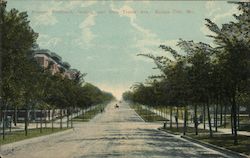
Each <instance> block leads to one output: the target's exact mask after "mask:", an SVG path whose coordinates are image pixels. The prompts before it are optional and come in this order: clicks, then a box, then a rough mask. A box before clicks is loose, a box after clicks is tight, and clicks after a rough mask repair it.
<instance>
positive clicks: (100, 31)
mask: <svg viewBox="0 0 250 158" xmlns="http://www.w3.org/2000/svg"><path fill="white" fill-rule="evenodd" d="M8 8H9V9H10V8H17V9H18V10H20V11H27V12H28V15H29V20H30V24H31V26H32V28H33V29H34V30H35V31H36V32H37V33H39V38H38V40H37V43H38V44H39V46H40V48H43V49H50V50H51V51H54V52H56V53H57V54H59V55H60V56H61V57H62V58H63V60H64V61H67V62H69V63H70V64H71V66H72V68H76V69H79V70H80V71H81V72H86V73H88V75H87V76H86V81H87V82H90V83H93V84H95V85H97V86H99V87H100V88H101V89H103V90H106V91H109V92H112V93H113V94H114V95H115V96H116V97H117V98H120V96H121V94H122V92H124V91H125V90H128V89H129V87H130V86H131V85H132V84H133V83H135V82H143V81H145V79H146V78H147V76H149V75H152V74H157V73H158V72H157V70H153V69H152V68H153V67H154V64H153V62H152V61H150V60H148V59H145V58H143V57H138V56H136V54H138V53H153V54H155V55H162V54H164V55H167V56H170V55H169V54H167V53H166V52H163V51H161V50H160V49H159V48H158V46H159V45H160V44H166V45H169V46H171V47H173V48H175V49H176V50H179V49H178V48H177V47H176V46H175V45H176V42H177V41H178V39H180V38H182V39H184V40H194V41H202V42H207V43H211V40H210V39H209V38H207V37H206V36H205V35H207V34H211V32H209V30H208V29H207V28H206V27H205V25H204V24H205V20H204V19H205V18H210V19H211V20H213V21H214V22H216V23H217V24H219V25H221V24H222V23H225V22H228V21H231V20H233V18H232V14H233V13H238V10H237V6H235V5H233V4H228V3H227V2H226V1H92V0H91V1H83V0H9V1H8ZM179 51H180V50H179Z"/></svg>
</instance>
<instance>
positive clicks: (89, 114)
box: [73, 105, 105, 122]
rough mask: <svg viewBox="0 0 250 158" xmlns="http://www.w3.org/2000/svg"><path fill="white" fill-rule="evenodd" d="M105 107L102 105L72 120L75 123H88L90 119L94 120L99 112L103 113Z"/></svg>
mask: <svg viewBox="0 0 250 158" xmlns="http://www.w3.org/2000/svg"><path fill="white" fill-rule="evenodd" d="M104 108H105V106H103V105H98V106H96V107H95V108H93V109H91V110H89V111H87V112H85V113H84V114H81V115H79V116H77V117H75V118H73V121H77V122H88V121H89V120H91V119H92V118H94V117H95V116H96V115H97V114H99V113H100V112H102V111H104Z"/></svg>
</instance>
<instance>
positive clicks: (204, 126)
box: [203, 104, 206, 130]
mask: <svg viewBox="0 0 250 158" xmlns="http://www.w3.org/2000/svg"><path fill="white" fill-rule="evenodd" d="M203 129H204V130H205V129H206V105H205V104H203Z"/></svg>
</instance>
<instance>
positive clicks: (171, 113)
mask: <svg viewBox="0 0 250 158" xmlns="http://www.w3.org/2000/svg"><path fill="white" fill-rule="evenodd" d="M172 117H173V107H172V106H170V128H172V123H173V122H172V121H173V120H172Z"/></svg>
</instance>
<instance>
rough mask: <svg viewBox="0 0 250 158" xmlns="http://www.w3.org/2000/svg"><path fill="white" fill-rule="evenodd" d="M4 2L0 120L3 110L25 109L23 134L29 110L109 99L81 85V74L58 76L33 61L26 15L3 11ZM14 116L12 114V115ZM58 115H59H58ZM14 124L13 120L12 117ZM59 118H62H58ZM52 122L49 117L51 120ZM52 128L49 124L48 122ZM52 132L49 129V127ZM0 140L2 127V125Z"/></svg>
mask: <svg viewBox="0 0 250 158" xmlns="http://www.w3.org/2000/svg"><path fill="white" fill-rule="evenodd" d="M6 5H7V2H4V1H1V2H0V39H1V41H0V52H1V54H0V64H1V66H0V87H1V89H0V90H1V91H0V108H1V120H2V122H3V120H5V119H6V110H7V109H12V110H15V111H17V109H23V110H26V117H25V133H26V135H27V132H28V122H29V119H28V113H29V110H31V109H41V110H43V109H50V110H52V117H53V113H54V110H55V109H66V110H67V111H68V112H67V114H70V113H71V111H72V110H73V109H75V108H86V107H89V106H92V105H96V104H100V103H104V102H107V101H110V100H111V99H113V96H112V94H110V93H107V92H103V91H101V90H100V89H99V88H97V87H95V86H93V85H91V84H89V83H84V79H83V77H84V76H85V75H84V74H82V73H80V72H78V73H76V75H75V76H74V78H73V79H69V78H67V77H63V76H62V75H61V74H60V73H57V74H54V75H52V74H51V70H50V67H48V68H43V67H41V66H40V65H38V63H37V62H36V61H35V59H34V52H35V50H36V49H37V47H38V46H37V44H36V39H37V37H38V33H35V32H34V30H33V29H32V28H31V27H30V25H29V21H28V15H27V13H26V12H19V11H18V10H16V9H11V10H10V11H7V10H6ZM15 113H16V112H15ZM61 114H62V113H61ZM14 118H15V121H16V118H17V117H14ZM61 118H62V117H61ZM52 120H53V118H52ZM52 127H53V123H52ZM52 129H53V128H52ZM2 131H3V138H4V137H5V134H4V133H5V132H4V131H5V125H4V123H3V126H2Z"/></svg>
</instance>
